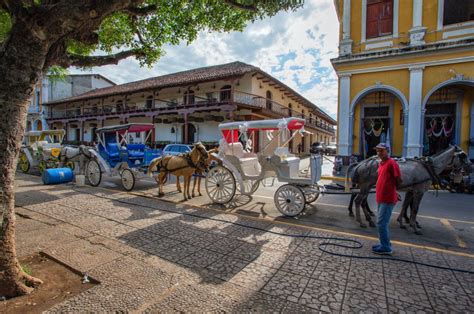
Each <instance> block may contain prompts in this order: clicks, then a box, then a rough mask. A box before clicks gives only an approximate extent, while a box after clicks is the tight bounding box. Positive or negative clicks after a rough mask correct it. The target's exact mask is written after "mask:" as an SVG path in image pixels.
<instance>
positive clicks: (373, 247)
mask: <svg viewBox="0 0 474 314" xmlns="http://www.w3.org/2000/svg"><path fill="white" fill-rule="evenodd" d="M380 247H382V246H381V245H380V244H376V245H372V251H373V250H375V249H377V248H380Z"/></svg>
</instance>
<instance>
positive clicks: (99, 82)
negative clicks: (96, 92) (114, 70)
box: [91, 75, 113, 89]
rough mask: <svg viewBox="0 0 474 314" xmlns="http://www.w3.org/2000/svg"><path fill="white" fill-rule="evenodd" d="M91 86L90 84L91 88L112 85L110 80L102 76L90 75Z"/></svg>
mask: <svg viewBox="0 0 474 314" xmlns="http://www.w3.org/2000/svg"><path fill="white" fill-rule="evenodd" d="M91 86H92V89H95V88H104V87H109V86H113V85H112V84H110V82H108V81H106V80H104V79H103V78H102V77H100V76H96V75H94V76H93V77H92V83H91Z"/></svg>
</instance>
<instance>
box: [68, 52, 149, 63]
mask: <svg viewBox="0 0 474 314" xmlns="http://www.w3.org/2000/svg"><path fill="white" fill-rule="evenodd" d="M141 55H143V53H141V52H140V51H139V50H137V49H133V50H126V51H121V52H119V53H116V54H111V55H107V56H79V55H73V54H69V55H68V58H67V59H68V60H63V62H61V63H64V64H61V66H64V67H67V66H70V65H72V66H76V67H93V66H102V65H107V64H118V63H119V61H120V60H123V59H126V58H128V57H133V56H141Z"/></svg>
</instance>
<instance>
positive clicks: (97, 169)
mask: <svg viewBox="0 0 474 314" xmlns="http://www.w3.org/2000/svg"><path fill="white" fill-rule="evenodd" d="M153 129H154V126H153V124H151V123H128V124H123V125H115V126H108V127H104V128H100V129H97V131H96V132H97V139H98V144H97V150H96V151H94V158H93V159H91V160H90V161H89V163H88V165H87V169H86V176H87V178H88V180H89V183H90V184H91V185H92V186H98V185H99V184H100V181H101V179H102V173H105V174H107V175H109V176H112V177H113V176H118V175H120V177H121V181H122V186H123V188H124V189H125V190H127V191H131V190H133V187H134V186H135V182H136V180H137V179H139V178H140V177H142V176H144V175H145V173H146V171H147V169H148V166H149V165H150V162H151V161H152V160H153V159H154V158H157V157H160V156H161V150H157V149H151V148H150V147H148V146H146V143H147V142H148V140H149V139H150V137H151V135H152V133H153ZM132 142H133V143H132Z"/></svg>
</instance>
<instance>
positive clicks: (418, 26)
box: [409, 0, 426, 46]
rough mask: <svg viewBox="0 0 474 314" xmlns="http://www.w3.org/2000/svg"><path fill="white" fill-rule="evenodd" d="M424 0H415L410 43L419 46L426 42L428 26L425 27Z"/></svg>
mask: <svg viewBox="0 0 474 314" xmlns="http://www.w3.org/2000/svg"><path fill="white" fill-rule="evenodd" d="M422 21H423V0H413V22H412V23H413V25H412V28H411V29H410V31H409V33H410V44H411V45H412V46H419V45H423V44H425V41H424V37H425V33H426V27H423V25H422V24H423V22H422Z"/></svg>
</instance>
